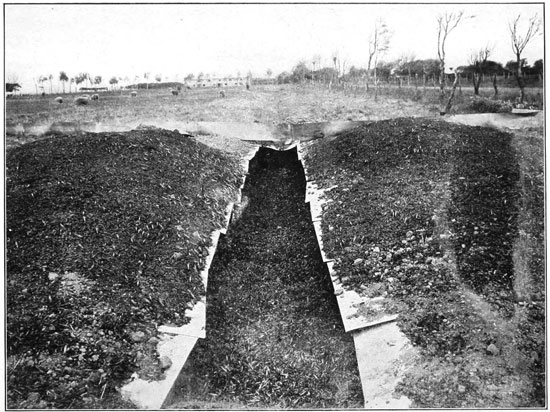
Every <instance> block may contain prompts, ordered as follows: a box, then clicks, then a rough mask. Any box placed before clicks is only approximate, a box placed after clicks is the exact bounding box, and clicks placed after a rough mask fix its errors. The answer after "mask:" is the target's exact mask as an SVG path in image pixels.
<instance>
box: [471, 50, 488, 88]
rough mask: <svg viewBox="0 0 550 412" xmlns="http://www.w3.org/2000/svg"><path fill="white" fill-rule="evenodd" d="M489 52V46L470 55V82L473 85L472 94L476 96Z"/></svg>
mask: <svg viewBox="0 0 550 412" xmlns="http://www.w3.org/2000/svg"><path fill="white" fill-rule="evenodd" d="M491 51H492V50H491V48H490V47H489V46H485V47H484V48H483V49H480V50H478V51H477V52H473V53H472V54H471V55H470V65H471V66H472V69H473V73H472V81H473V83H474V94H475V95H476V96H479V86H480V84H481V79H482V77H483V71H484V68H485V67H484V66H485V63H487V59H489V56H490V55H491Z"/></svg>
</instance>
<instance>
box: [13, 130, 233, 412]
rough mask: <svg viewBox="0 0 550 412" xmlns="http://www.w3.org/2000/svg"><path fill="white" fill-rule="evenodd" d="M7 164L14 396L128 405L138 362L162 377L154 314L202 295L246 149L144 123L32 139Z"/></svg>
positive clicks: (147, 373)
mask: <svg viewBox="0 0 550 412" xmlns="http://www.w3.org/2000/svg"><path fill="white" fill-rule="evenodd" d="M6 169H7V171H6V177H7V178H6V206H7V207H6V211H7V222H6V223H7V225H6V226H7V238H6V242H7V279H6V286H7V354H8V362H7V363H8V365H7V370H8V375H7V389H8V406H9V407H11V408H16V407H21V408H32V407H40V408H46V407H47V408H90V407H117V406H118V407H121V406H125V404H124V403H123V402H121V401H120V400H119V399H118V395H117V392H116V389H117V387H119V386H120V385H121V383H122V382H124V380H126V379H128V378H129V377H130V375H131V374H132V373H133V372H134V371H136V370H137V371H139V373H140V375H141V377H143V378H147V379H152V378H159V377H160V376H161V375H162V371H161V370H160V367H159V366H158V359H157V357H158V354H157V353H156V350H155V347H156V338H155V335H156V334H157V326H159V325H161V324H165V323H172V324H178V325H181V324H184V323H185V322H186V319H185V317H184V316H183V314H184V311H185V309H186V307H187V304H189V303H192V302H194V301H196V300H198V299H199V298H200V296H201V294H204V287H203V285H202V282H201V279H200V276H199V271H200V270H201V268H202V266H204V257H205V256H206V254H207V251H206V249H207V247H208V246H209V245H210V243H211V241H210V238H209V236H210V233H211V232H212V231H213V230H214V229H215V228H219V227H222V226H223V222H224V211H225V207H226V206H227V203H228V202H229V200H230V198H231V197H232V196H234V195H235V193H236V190H237V188H238V186H239V184H240V181H241V178H242V176H241V173H242V172H240V166H239V165H238V160H237V159H233V158H230V157H228V155H227V154H223V153H222V152H220V151H217V150H213V149H210V148H208V147H206V146H204V145H203V144H200V143H197V142H196V141H194V140H193V139H190V138H188V137H185V136H183V135H180V134H179V133H177V132H170V131H162V130H140V131H133V132H129V133H123V134H108V133H105V134H79V135H72V136H68V135H61V136H57V137H52V138H47V139H44V140H41V141H37V142H33V143H29V144H26V145H24V146H21V147H17V148H14V149H12V150H10V151H8V152H7V156H6ZM113 402H114V403H113ZM113 405H114V406H113Z"/></svg>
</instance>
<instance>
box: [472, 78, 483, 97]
mask: <svg viewBox="0 0 550 412" xmlns="http://www.w3.org/2000/svg"><path fill="white" fill-rule="evenodd" d="M472 82H473V83H474V95H475V96H479V85H480V84H481V76H480V75H479V73H474V74H473V76H472Z"/></svg>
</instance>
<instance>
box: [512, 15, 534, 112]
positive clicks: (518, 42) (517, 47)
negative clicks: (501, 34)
mask: <svg viewBox="0 0 550 412" xmlns="http://www.w3.org/2000/svg"><path fill="white" fill-rule="evenodd" d="M520 18H521V14H518V16H517V17H516V19H515V20H514V21H513V22H510V23H509V24H508V26H509V28H510V36H511V40H512V50H513V51H514V54H515V55H516V61H517V69H516V70H517V71H516V78H517V81H518V87H519V90H520V96H519V99H520V103H523V101H524V100H525V79H524V78H523V67H522V62H523V60H522V59H521V53H523V50H524V49H525V47H527V45H528V44H529V42H530V41H531V40H532V39H533V38H534V37H535V36H536V35H537V33H538V32H539V31H540V26H541V22H540V20H539V18H538V16H537V15H536V14H535V15H534V16H533V17H531V18H530V19H529V22H528V23H527V31H526V32H525V36H522V35H520V33H519V28H518V23H519V20H520Z"/></svg>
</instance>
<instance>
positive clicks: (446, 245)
mask: <svg viewBox="0 0 550 412" xmlns="http://www.w3.org/2000/svg"><path fill="white" fill-rule="evenodd" d="M513 142H514V137H513V136H512V135H511V134H508V133H503V132H501V131H497V130H495V129H490V128H481V127H468V126H458V125H452V124H447V123H444V122H438V121H434V120H429V119H411V118H404V119H392V120H387V121H381V122H376V123H373V124H372V125H365V126H361V127H358V128H356V129H355V130H352V131H348V132H344V133H342V134H341V135H339V136H337V137H335V138H329V139H322V140H317V141H314V142H310V143H306V144H303V147H302V149H301V152H302V153H303V157H304V161H305V162H306V163H307V165H308V168H307V173H308V176H309V177H310V179H312V180H314V181H315V182H316V184H317V185H318V186H319V188H320V190H323V189H326V190H325V192H324V193H325V194H324V195H323V199H324V202H325V204H324V206H323V213H322V216H323V218H322V229H323V231H322V233H323V239H322V241H323V244H324V252H325V254H326V255H327V256H328V258H332V259H334V266H333V267H334V270H335V271H336V272H337V273H339V274H340V276H341V279H342V281H343V283H344V287H345V288H348V289H354V290H356V291H357V292H358V293H360V294H361V295H363V296H365V297H369V298H376V297H379V298H381V299H383V300H384V302H385V306H386V310H387V312H388V313H399V315H400V317H399V321H398V324H399V326H400V328H401V330H402V331H403V333H404V334H405V335H406V336H407V337H408V338H409V339H410V341H411V342H412V343H413V344H414V345H415V346H416V347H417V348H419V349H420V351H421V354H422V355H423V360H422V361H421V362H420V363H419V365H418V366H417V367H416V368H411V369H410V370H409V371H408V372H407V375H406V376H405V377H404V379H403V382H402V383H401V385H400V387H399V388H398V389H399V391H400V392H401V393H402V394H404V395H406V396H408V397H409V398H411V399H412V400H413V406H416V407H519V406H534V405H540V403H541V402H544V399H543V398H541V397H540V394H541V392H540V388H541V385H544V379H543V376H544V366H542V365H543V362H542V363H541V359H544V324H543V319H544V295H543V293H542V292H541V291H542V290H543V289H544V287H543V282H542V281H541V276H540V273H538V272H537V270H540V266H536V265H533V267H532V268H533V270H534V271H533V272H532V273H527V274H526V275H523V274H521V273H520V272H521V271H520V270H519V269H520V268H518V267H517V266H518V265H515V263H514V259H515V255H517V254H519V253H520V250H521V245H518V242H517V240H518V238H519V236H520V231H519V230H518V222H519V220H520V219H519V217H518V216H520V215H521V216H522V219H525V218H526V216H541V207H542V205H541V204H529V203H528V202H526V201H525V200H523V201H521V198H520V195H521V192H522V191H524V192H525V182H527V183H529V181H532V180H528V177H530V178H531V179H532V178H533V176H534V175H533V174H532V171H531V169H525V168H520V167H519V165H518V160H517V159H518V158H519V157H520V156H519V155H518V153H517V152H516V149H515V145H514V144H513ZM538 227H540V225H539V226H538ZM532 238H533V239H539V238H540V233H532ZM539 245H540V243H539ZM522 253H524V254H528V255H530V256H531V255H532V257H529V258H527V260H528V259H533V261H534V259H537V252H536V251H533V250H531V249H530V250H523V252H522ZM516 260H517V259H516ZM529 270H530V269H529ZM520 277H523V278H524V279H523V282H525V283H526V284H527V286H524V287H522V288H521V290H520V289H518V288H517V287H516V285H517V283H518V282H517V279H518V278H520ZM537 282H538V283H537ZM537 285H538V286H537Z"/></svg>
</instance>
